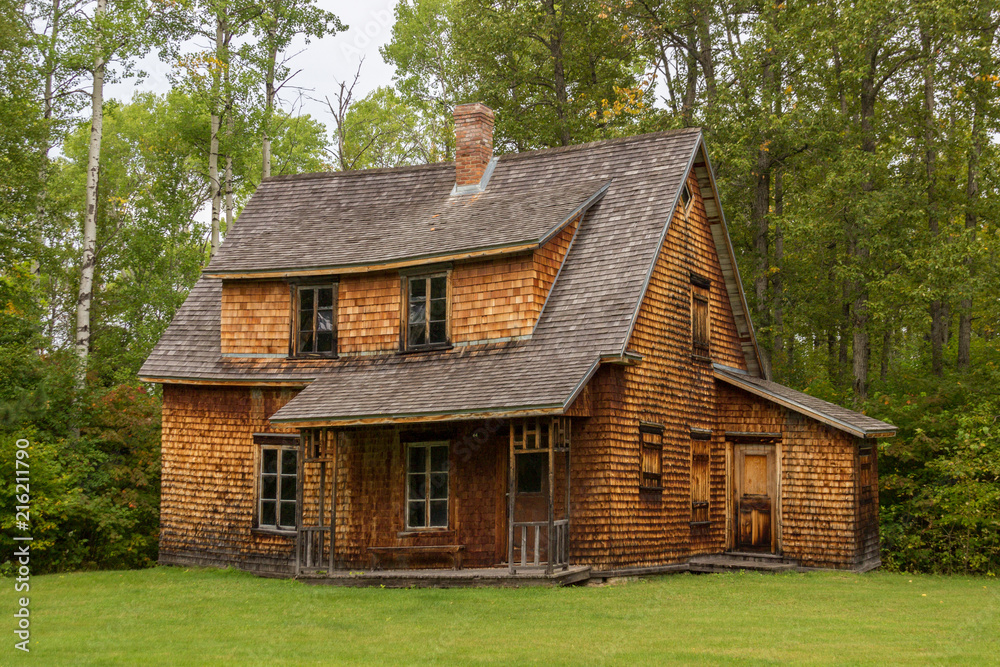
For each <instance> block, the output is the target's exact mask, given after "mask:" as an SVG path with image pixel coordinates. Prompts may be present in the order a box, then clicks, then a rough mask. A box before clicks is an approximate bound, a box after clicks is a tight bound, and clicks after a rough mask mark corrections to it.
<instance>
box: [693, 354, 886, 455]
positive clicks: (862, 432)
mask: <svg viewBox="0 0 1000 667" xmlns="http://www.w3.org/2000/svg"><path fill="white" fill-rule="evenodd" d="M713 374H714V376H715V378H716V379H717V380H722V381H723V382H728V383H729V384H731V385H733V386H734V387H737V388H739V389H742V390H744V391H748V392H750V393H751V394H754V395H756V396H760V397H761V398H764V399H767V400H769V401H771V402H772V403H777V404H778V405H781V406H783V407H786V408H788V409H789V410H792V411H794V412H798V413H800V414H803V415H806V416H807V417H811V418H812V419H815V420H816V421H818V422H822V423H824V424H826V425H827V426H832V427H833V428H835V429H837V430H840V431H844V432H845V433H850V434H851V435H854V436H857V437H859V438H885V437H891V436H894V435H895V434H896V429H895V428H889V429H881V428H880V429H867V428H863V427H859V426H855V425H853V424H848V423H847V422H845V421H842V420H840V419H837V418H836V417H832V416H830V415H827V414H824V413H822V412H817V411H816V410H814V409H812V408H810V407H808V406H805V405H802V404H801V403H799V402H797V401H794V400H792V399H790V398H787V397H785V396H780V395H778V394H775V393H774V392H771V391H768V390H767V389H764V388H763V387H759V386H757V385H756V384H754V383H752V382H746V381H742V380H740V379H739V378H738V377H733V376H732V374H731V373H727V372H726V371H722V370H720V369H718V368H715V369H714V373H713Z"/></svg>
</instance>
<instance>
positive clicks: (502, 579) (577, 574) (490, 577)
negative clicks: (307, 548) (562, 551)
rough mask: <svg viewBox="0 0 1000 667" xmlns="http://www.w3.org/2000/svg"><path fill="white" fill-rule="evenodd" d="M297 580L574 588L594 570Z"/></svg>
mask: <svg viewBox="0 0 1000 667" xmlns="http://www.w3.org/2000/svg"><path fill="white" fill-rule="evenodd" d="M297 579H298V580H299V581H301V582H303V583H306V584H315V585H327V586H348V587H365V586H381V587H384V588H480V587H486V586H492V587H519V586H570V585H573V584H582V583H586V581H587V580H588V579H590V567H588V566H584V565H571V566H570V567H569V568H568V569H566V570H556V571H555V572H553V573H552V574H550V575H547V574H545V571H544V570H539V571H531V570H529V571H522V572H517V573H515V574H511V573H510V570H509V569H508V568H505V567H502V568H501V567H491V568H479V569H466V570H439V569H427V570H337V571H335V572H332V573H327V572H317V573H309V574H300V575H299V576H298V577H297Z"/></svg>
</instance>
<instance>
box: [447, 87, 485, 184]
mask: <svg viewBox="0 0 1000 667" xmlns="http://www.w3.org/2000/svg"><path fill="white" fill-rule="evenodd" d="M491 159H493V109H490V108H489V107H488V106H486V105H485V104H480V103H479V102H475V103H473V104H460V105H458V106H457V107H455V185H457V186H458V187H462V186H463V185H478V184H479V181H480V179H482V177H483V172H485V171H486V166H487V165H488V164H489V163H490V160H491Z"/></svg>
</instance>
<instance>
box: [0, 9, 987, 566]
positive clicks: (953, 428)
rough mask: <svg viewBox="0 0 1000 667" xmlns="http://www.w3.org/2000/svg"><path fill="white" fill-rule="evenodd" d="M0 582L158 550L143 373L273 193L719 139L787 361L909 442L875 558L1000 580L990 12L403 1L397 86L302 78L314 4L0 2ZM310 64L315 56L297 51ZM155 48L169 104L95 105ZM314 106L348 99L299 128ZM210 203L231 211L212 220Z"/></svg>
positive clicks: (892, 471) (895, 454)
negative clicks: (461, 117)
mask: <svg viewBox="0 0 1000 667" xmlns="http://www.w3.org/2000/svg"><path fill="white" fill-rule="evenodd" d="M0 5H3V7H2V11H0V96H2V102H0V221H2V230H3V231H2V233H0V268H2V273H0V461H2V470H4V471H6V473H5V475H4V477H3V479H2V481H0V497H2V499H3V504H2V507H0V526H2V528H3V534H2V535H0V563H6V565H4V566H2V567H0V571H2V570H3V569H4V568H6V569H10V567H11V564H10V561H11V555H12V553H13V549H14V544H15V543H14V541H13V540H12V537H11V533H12V530H13V528H14V526H15V515H14V508H15V506H16V504H17V503H16V498H15V495H16V494H15V487H14V483H13V482H14V476H13V473H12V471H13V469H14V451H15V448H16V446H15V441H16V440H17V439H18V438H27V439H28V440H30V441H31V443H32V444H31V450H30V452H31V459H30V461H31V499H32V508H31V511H32V515H31V533H32V535H33V537H34V542H33V564H34V566H35V568H36V570H35V571H37V572H41V571H56V570H69V569H94V568H136V567H146V566H149V565H151V564H153V563H155V561H156V554H157V531H158V523H159V512H158V503H159V406H160V395H159V392H158V389H157V388H156V387H155V386H151V385H146V384H144V383H142V382H140V381H139V380H138V379H137V377H136V374H137V371H138V369H139V367H140V365H141V364H142V362H143V360H144V359H145V357H146V356H147V355H148V354H149V352H150V350H151V349H152V347H153V345H154V344H155V343H156V341H157V339H158V338H159V336H160V334H161V333H162V332H163V330H164V329H165V328H166V326H167V324H168V323H169V322H170V320H171V318H172V316H173V314H174V313H175V312H176V310H177V308H178V307H179V306H180V304H181V303H182V302H183V301H184V298H185V296H186V294H187V291H188V290H189V289H190V287H191V286H192V285H193V284H194V282H195V280H196V279H197V277H198V275H199V272H200V270H201V269H202V268H203V267H204V266H205V265H206V264H207V262H208V259H209V257H210V256H211V254H212V252H213V251H214V249H215V248H216V247H217V246H218V243H219V241H220V240H221V239H222V238H224V236H225V233H226V230H227V229H230V228H231V227H232V226H233V225H235V224H239V212H240V210H241V208H242V206H243V204H244V203H245V202H246V201H247V199H248V198H249V196H250V195H251V194H252V193H253V191H254V189H255V188H256V186H257V185H258V184H259V183H260V181H261V179H262V178H265V177H267V176H269V175H277V174H290V173H299V172H306V171H322V170H343V169H362V168H370V167H387V166H396V165H406V164H418V163H424V162H432V161H439V160H449V159H451V157H452V153H453V149H454V147H453V139H452V126H451V111H452V109H453V107H454V106H455V105H456V104H460V103H463V102H469V101H481V102H484V103H485V104H487V105H489V106H490V107H492V108H493V109H494V110H495V112H496V123H497V124H496V135H495V149H496V152H498V153H506V152H514V151H525V150H531V149H536V148H546V147H552V146H564V145H570V144H577V143H582V142H587V141H593V140H600V139H605V138H612V137H621V136H627V135H633V134H639V133H643V132H652V131H658V130H667V129H671V128H678V127H690V126H700V127H702V128H704V131H705V133H706V139H707V142H708V145H709V152H710V154H711V156H712V159H713V161H714V165H713V166H714V169H715V171H716V174H717V180H718V183H719V185H720V188H721V195H722V199H723V205H724V209H725V211H726V214H727V217H728V221H729V227H730V231H731V233H732V235H733V242H734V245H735V247H736V250H737V253H738V258H739V262H740V266H741V269H742V277H743V280H744V287H745V288H746V292H747V296H748V299H749V301H750V304H751V309H752V311H753V320H754V323H755V326H756V331H757V335H758V339H759V342H760V344H761V347H762V353H763V355H764V357H765V359H764V361H765V366H766V369H767V372H768V373H769V374H770V375H771V376H772V377H773V378H774V379H775V380H777V381H779V382H782V383H784V384H787V385H790V386H792V387H795V388H798V389H801V390H804V391H807V392H809V393H811V394H813V395H816V396H819V397H821V398H825V399H827V400H831V401H834V402H838V403H842V404H845V405H851V406H854V407H855V408H856V409H858V410H861V411H863V412H865V413H867V414H870V415H873V416H875V417H878V418H880V419H884V420H887V421H889V422H891V423H893V424H896V425H897V426H898V427H899V429H900V430H899V435H898V436H897V437H896V438H895V439H891V440H887V441H885V442H881V443H880V444H879V450H878V454H879V467H880V501H881V519H882V547H883V563H884V564H885V566H887V567H888V568H891V569H900V570H908V571H929V572H972V573H986V574H994V575H995V574H996V573H998V572H1000V367H998V364H1000V331H998V328H1000V262H998V259H997V254H998V250H1000V219H998V215H1000V196H998V194H1000V192H998V191H1000V152H998V148H1000V140H998V133H1000V78H998V72H1000V67H998V64H1000V58H998V56H1000V35H998V31H1000V6H998V5H997V4H996V3H995V2H993V1H991V0H879V1H874V0H853V1H850V0H805V1H794V0H785V1H782V0H778V2H770V1H761V0H727V1H726V2H709V1H708V0H563V1H561V2H560V1H557V0H492V1H490V0H403V1H402V2H400V4H398V5H397V6H396V8H395V22H394V23H393V25H392V29H391V31H392V34H391V39H390V40H389V42H388V43H387V44H386V45H385V46H384V47H383V48H382V49H381V55H382V57H383V59H384V60H385V61H386V62H387V63H388V64H390V65H392V66H393V67H394V68H395V77H394V79H393V83H392V85H390V86H383V87H379V88H376V89H375V90H373V91H372V92H370V93H369V94H367V95H364V96H360V95H357V94H356V91H357V90H358V82H359V80H363V77H364V69H363V65H359V69H358V73H357V76H355V77H353V79H352V78H348V79H347V80H345V81H342V82H336V81H331V85H330V88H329V89H328V90H320V91H303V90H301V89H296V88H295V86H294V82H293V79H294V74H295V70H294V61H293V60H291V58H292V56H294V55H295V53H294V50H293V48H292V45H293V44H297V43H299V42H300V41H301V40H302V39H303V38H305V39H306V40H310V39H312V40H316V39H321V38H322V39H326V40H334V41H336V40H337V39H338V38H340V37H338V35H340V36H342V35H343V33H344V31H345V30H346V28H347V27H346V26H344V25H343V24H342V23H341V22H340V21H339V20H338V18H337V17H336V16H334V15H333V14H331V13H329V12H327V11H325V10H323V9H321V8H319V7H317V6H316V5H315V4H314V3H313V2H312V0H26V1H25V0H0ZM307 48H308V47H307ZM150 54H155V56H156V57H158V58H159V62H160V63H162V64H163V66H164V67H165V68H166V69H167V70H168V71H169V72H170V76H169V82H170V86H169V91H168V92H166V93H164V94H154V93H150V92H144V93H137V94H136V95H135V96H134V97H133V98H132V99H131V100H129V101H125V102H122V101H115V100H108V99H105V94H104V88H105V85H106V84H107V83H109V82H115V81H118V82H121V81H129V80H130V79H133V78H136V77H139V76H141V72H140V71H139V70H140V67H139V66H140V64H141V63H143V62H146V61H148V59H149V58H150V57H151V55H150ZM302 95H307V96H312V98H313V100H314V101H318V102H322V104H323V106H324V108H325V109H326V113H324V114H323V115H322V116H321V117H312V116H309V115H306V114H303V113H302V112H301V108H302V105H301V104H300V103H297V102H296V100H298V101H299V102H301V100H302V97H301V96H302ZM202 211H210V216H209V215H206V214H203V213H202Z"/></svg>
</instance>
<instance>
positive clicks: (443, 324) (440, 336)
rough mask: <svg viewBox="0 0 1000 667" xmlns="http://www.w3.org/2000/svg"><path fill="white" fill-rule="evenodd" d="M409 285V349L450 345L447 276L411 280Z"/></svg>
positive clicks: (407, 307)
mask: <svg viewBox="0 0 1000 667" xmlns="http://www.w3.org/2000/svg"><path fill="white" fill-rule="evenodd" d="M404 282H405V285H406V295H407V296H406V348H407V349H419V348H422V347H430V346H436V345H445V344H447V343H448V275H447V274H437V275H432V276H410V277H408V278H404Z"/></svg>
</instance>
